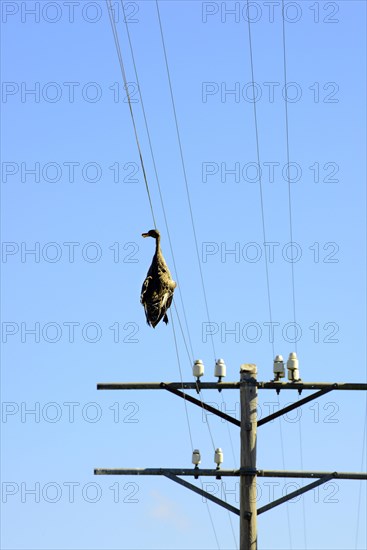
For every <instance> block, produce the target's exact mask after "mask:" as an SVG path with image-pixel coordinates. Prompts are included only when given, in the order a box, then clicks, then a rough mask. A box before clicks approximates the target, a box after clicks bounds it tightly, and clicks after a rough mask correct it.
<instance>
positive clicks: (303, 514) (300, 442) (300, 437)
mask: <svg viewBox="0 0 367 550" xmlns="http://www.w3.org/2000/svg"><path fill="white" fill-rule="evenodd" d="M282 31H283V69H284V89H285V98H284V106H285V132H286V149H287V166H288V170H287V179H288V212H289V233H290V242H291V246H292V244H293V224H292V194H291V180H290V154H289V124H288V100H287V82H288V79H287V56H286V51H287V49H286V38H285V18H284V0H282ZM290 263H291V276H292V303H293V321H294V326H295V330H296V326H297V325H296V297H295V284H294V262H293V261H292V262H290ZM295 350H296V352H297V338H295ZM298 436H299V445H300V457H301V469H302V470H303V445H302V425H301V422H299V424H298ZM302 518H303V537H304V546H305V549H307V531H306V504H305V499H304V498H302Z"/></svg>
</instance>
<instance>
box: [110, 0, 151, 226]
mask: <svg viewBox="0 0 367 550" xmlns="http://www.w3.org/2000/svg"><path fill="white" fill-rule="evenodd" d="M106 2H107V11H108V15H109V18H110V23H111V28H112V33H113V38H114V41H115V45H116V51H117V55H118V59H119V64H120V68H121V74H122V78H123V81H124V87H125V90H126V95H127V101H128V104H129V110H130V115H131V120H132V123H133V127H134V134H135V140H136V145H137V147H138V152H139V158H140V164H141V169H142V171H143V176H144V182H145V188H146V191H147V194H148V199H149V204H150V210H151V213H152V218H153V223H154V227H155V229H157V224H156V221H155V217H154V211H153V204H152V198H151V196H150V191H149V185H148V180H147V175H146V172H145V167H144V161H143V155H142V152H141V148H140V143H139V138H138V132H137V129H136V124H135V118H134V113H133V108H132V105H131V100H130V94H129V87H128V83H127V79H126V73H125V67H124V62H123V59H122V54H121V48H120V41H119V38H118V34H117V29H116V23H115V19H114V16H113V9H112V4H111V0H106Z"/></svg>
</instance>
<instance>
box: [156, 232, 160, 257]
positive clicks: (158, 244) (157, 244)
mask: <svg viewBox="0 0 367 550" xmlns="http://www.w3.org/2000/svg"><path fill="white" fill-rule="evenodd" d="M160 243H161V237H160V235H159V236H158V237H156V239H155V253H156V254H158V253H159V251H160Z"/></svg>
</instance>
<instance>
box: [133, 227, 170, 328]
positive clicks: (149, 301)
mask: <svg viewBox="0 0 367 550" xmlns="http://www.w3.org/2000/svg"><path fill="white" fill-rule="evenodd" d="M142 236H143V237H153V238H154V239H155V254H154V256H153V259H152V263H151V265H150V268H149V270H148V273H147V276H146V278H145V281H144V283H143V286H142V289H141V296H140V302H141V303H142V304H143V306H144V311H145V316H146V319H147V323H148V325H150V326H151V327H153V328H155V327H156V326H157V325H158V323H159V321H160V320H161V319H162V318H163V321H164V322H165V323H166V324H167V323H168V317H167V310H168V308H169V307H170V305H171V303H172V298H173V292H174V290H175V288H176V283H175V281H173V280H172V277H171V273H170V270H169V269H168V266H167V264H166V261H165V259H164V257H163V254H162V251H161V247H160V239H161V237H160V233H159V231H157V230H156V229H151V230H150V231H149V232H148V233H143V234H142Z"/></svg>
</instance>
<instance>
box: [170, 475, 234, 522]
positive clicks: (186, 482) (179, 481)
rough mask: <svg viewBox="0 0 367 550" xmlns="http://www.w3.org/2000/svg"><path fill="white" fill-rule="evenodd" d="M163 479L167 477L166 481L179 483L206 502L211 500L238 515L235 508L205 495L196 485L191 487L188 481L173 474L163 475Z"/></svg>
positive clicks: (205, 492) (207, 494) (209, 495)
mask: <svg viewBox="0 0 367 550" xmlns="http://www.w3.org/2000/svg"><path fill="white" fill-rule="evenodd" d="M164 475H165V477H168V479H172V481H175V482H176V483H179V484H180V485H183V487H186V489H190V490H191V491H194V493H197V494H198V495H201V496H203V497H205V498H207V499H208V500H211V501H212V502H215V504H219V506H222V507H223V508H226V510H229V511H230V512H233V513H234V514H237V515H238V516H239V515H240V511H239V509H238V508H236V507H235V506H231V504H228V503H227V502H225V501H224V500H221V499H220V498H217V497H215V496H213V495H211V494H210V493H207V491H204V490H203V489H200V488H199V487H196V485H193V484H192V483H189V482H188V481H185V480H184V479H181V478H180V477H177V476H176V475H174V474H170V473H166V474H164Z"/></svg>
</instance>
